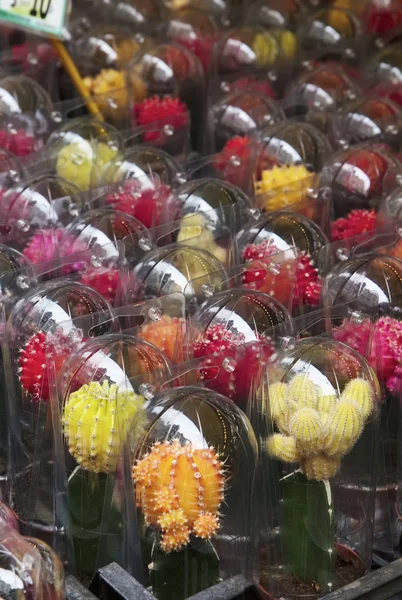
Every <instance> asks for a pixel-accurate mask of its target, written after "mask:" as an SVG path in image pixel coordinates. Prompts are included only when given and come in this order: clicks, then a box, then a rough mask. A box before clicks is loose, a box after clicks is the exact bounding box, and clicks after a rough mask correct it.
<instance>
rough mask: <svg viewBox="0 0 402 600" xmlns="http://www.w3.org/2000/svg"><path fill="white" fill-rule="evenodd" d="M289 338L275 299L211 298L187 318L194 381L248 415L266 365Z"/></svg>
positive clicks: (246, 294)
mask: <svg viewBox="0 0 402 600" xmlns="http://www.w3.org/2000/svg"><path fill="white" fill-rule="evenodd" d="M292 336H293V324H292V320H291V317H290V315H289V313H288V311H287V310H286V309H285V308H284V306H283V305H282V304H280V302H278V301H277V300H276V299H275V298H272V297H271V296H268V295H267V294H264V293H262V292H258V291H254V290H248V291H246V290H242V289H234V290H230V291H225V292H220V293H218V294H215V295H214V296H213V297H212V298H209V299H208V300H206V301H205V302H203V303H202V305H201V306H200V308H199V309H198V311H197V312H196V313H195V315H194V317H193V330H192V352H193V355H194V357H195V358H199V359H200V366H199V370H198V374H197V375H198V379H199V381H202V382H203V383H204V385H206V386H207V387H209V388H210V389H212V390H214V391H216V392H218V393H220V394H223V395H224V396H227V397H228V398H231V399H232V400H233V401H234V402H235V403H236V404H237V406H239V407H240V408H241V409H242V410H243V411H244V412H245V413H246V414H250V412H251V411H253V410H254V409H255V390H256V389H258V387H259V386H260V384H261V381H262V377H263V375H264V372H265V368H266V365H267V364H268V363H270V362H272V361H274V360H275V357H276V354H277V351H278V348H279V347H280V344H281V342H282V340H283V339H286V338H289V337H292Z"/></svg>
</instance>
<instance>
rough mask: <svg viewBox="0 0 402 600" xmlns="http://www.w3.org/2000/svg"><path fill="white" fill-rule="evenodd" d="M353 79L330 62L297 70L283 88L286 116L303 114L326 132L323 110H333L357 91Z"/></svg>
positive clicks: (353, 96) (325, 115)
mask: <svg viewBox="0 0 402 600" xmlns="http://www.w3.org/2000/svg"><path fill="white" fill-rule="evenodd" d="M360 93H361V92H360V88H359V85H358V83H357V82H356V81H353V80H352V79H350V78H349V77H348V76H347V75H346V73H345V71H343V70H342V69H338V68H337V67H336V66H334V65H325V64H324V65H322V66H319V67H317V68H315V69H313V70H311V71H308V72H304V73H301V75H299V76H298V77H296V78H295V79H294V81H292V82H291V83H290V84H289V85H288V86H287V88H286V90H285V96H284V104H285V110H286V114H287V116H288V117H299V118H300V117H304V118H305V119H306V120H308V121H309V122H311V123H312V124H313V125H315V126H316V127H318V128H319V129H321V130H323V131H324V132H326V127H327V113H332V112H335V111H336V110H337V109H339V108H340V107H341V106H342V105H343V104H345V103H347V102H350V101H352V100H355V99H356V98H358V96H359V94H360Z"/></svg>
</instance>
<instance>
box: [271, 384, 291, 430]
mask: <svg viewBox="0 0 402 600" xmlns="http://www.w3.org/2000/svg"><path fill="white" fill-rule="evenodd" d="M287 389H288V386H287V385H286V384H285V383H281V382H278V383H273V384H272V385H270V386H269V392H268V394H269V406H270V412H271V419H272V420H273V421H275V424H276V426H277V427H278V429H279V431H280V432H281V433H288V429H289V417H290V404H289V402H288V400H287V397H286V395H287Z"/></svg>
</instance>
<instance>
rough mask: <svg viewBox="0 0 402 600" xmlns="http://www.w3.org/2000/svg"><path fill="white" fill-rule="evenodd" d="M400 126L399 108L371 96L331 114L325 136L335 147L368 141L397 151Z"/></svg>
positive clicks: (388, 101) (390, 102)
mask: <svg viewBox="0 0 402 600" xmlns="http://www.w3.org/2000/svg"><path fill="white" fill-rule="evenodd" d="M401 127H402V120H401V109H400V107H399V106H398V105H397V104H395V103H394V102H392V100H389V99H387V98H380V97H375V96H373V97H371V98H370V97H369V98H364V99H360V100H357V101H356V102H353V103H352V104H350V105H347V106H345V107H344V108H343V109H342V110H341V111H340V112H339V113H336V114H334V115H333V116H332V117H331V120H330V125H329V130H330V131H329V135H330V137H331V139H332V140H333V142H334V143H335V145H336V146H337V147H339V148H345V147H347V146H349V145H354V144H358V143H359V142H365V141H368V140H372V141H374V142H381V143H385V144H387V145H389V146H390V147H391V148H394V149H396V150H398V149H399V146H400V142H399V137H400V133H401Z"/></svg>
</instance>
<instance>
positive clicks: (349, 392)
mask: <svg viewBox="0 0 402 600" xmlns="http://www.w3.org/2000/svg"><path fill="white" fill-rule="evenodd" d="M341 400H349V401H352V402H354V403H355V404H356V406H357V408H358V409H359V410H360V413H361V415H362V417H363V418H364V419H367V417H369V416H370V415H371V413H372V412H373V409H374V398H373V390H372V388H371V385H370V383H369V382H368V381H366V380H365V379H361V378H356V379H352V381H349V383H348V384H347V385H346V386H345V389H344V390H343V392H342V396H341Z"/></svg>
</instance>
